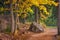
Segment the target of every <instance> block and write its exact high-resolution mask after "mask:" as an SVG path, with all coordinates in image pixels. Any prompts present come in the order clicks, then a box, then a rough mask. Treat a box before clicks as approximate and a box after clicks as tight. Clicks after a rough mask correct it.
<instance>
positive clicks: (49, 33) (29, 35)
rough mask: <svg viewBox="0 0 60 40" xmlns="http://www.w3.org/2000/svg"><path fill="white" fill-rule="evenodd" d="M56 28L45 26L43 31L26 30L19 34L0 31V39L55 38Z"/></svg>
mask: <svg viewBox="0 0 60 40" xmlns="http://www.w3.org/2000/svg"><path fill="white" fill-rule="evenodd" d="M56 35H57V28H51V29H50V28H47V29H46V30H45V32H43V33H33V32H28V33H25V34H22V35H19V36H15V37H14V36H12V35H7V34H2V33H0V40H57V37H56Z"/></svg>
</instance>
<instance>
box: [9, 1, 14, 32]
mask: <svg viewBox="0 0 60 40" xmlns="http://www.w3.org/2000/svg"><path fill="white" fill-rule="evenodd" d="M12 6H13V4H12V0H10V12H11V16H12V27H11V33H14V30H15V28H14V14H13V8H12Z"/></svg>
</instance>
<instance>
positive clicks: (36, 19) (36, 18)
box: [34, 7, 38, 23]
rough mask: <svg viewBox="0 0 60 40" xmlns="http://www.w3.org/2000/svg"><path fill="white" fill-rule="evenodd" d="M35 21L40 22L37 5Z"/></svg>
mask: <svg viewBox="0 0 60 40" xmlns="http://www.w3.org/2000/svg"><path fill="white" fill-rule="evenodd" d="M34 12H35V22H37V23H38V8H37V7H35V11H34Z"/></svg>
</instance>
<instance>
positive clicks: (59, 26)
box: [57, 0, 60, 35]
mask: <svg viewBox="0 0 60 40" xmlns="http://www.w3.org/2000/svg"><path fill="white" fill-rule="evenodd" d="M59 2H60V0H59ZM57 8H58V19H57V26H58V35H60V4H59V6H58V7H57Z"/></svg>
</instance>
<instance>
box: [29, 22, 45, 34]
mask: <svg viewBox="0 0 60 40" xmlns="http://www.w3.org/2000/svg"><path fill="white" fill-rule="evenodd" d="M29 31H32V32H36V33H39V32H44V28H43V26H41V25H40V24H38V23H36V22H33V23H32V24H31V25H30V28H29Z"/></svg>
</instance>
